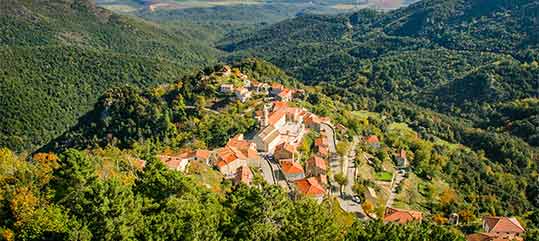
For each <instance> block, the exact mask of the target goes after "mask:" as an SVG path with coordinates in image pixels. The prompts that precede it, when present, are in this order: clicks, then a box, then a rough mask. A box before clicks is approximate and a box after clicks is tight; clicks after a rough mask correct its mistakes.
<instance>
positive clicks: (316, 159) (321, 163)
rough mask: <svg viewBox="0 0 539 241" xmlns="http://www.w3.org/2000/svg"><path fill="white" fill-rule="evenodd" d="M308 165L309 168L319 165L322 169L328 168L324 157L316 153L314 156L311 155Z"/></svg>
mask: <svg viewBox="0 0 539 241" xmlns="http://www.w3.org/2000/svg"><path fill="white" fill-rule="evenodd" d="M307 166H308V167H309V168H311V167H318V168H320V169H322V170H326V160H324V159H322V158H321V157H319V156H317V155H314V156H311V158H309V159H308V160H307Z"/></svg>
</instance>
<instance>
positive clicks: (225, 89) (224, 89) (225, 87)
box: [219, 84, 234, 94]
mask: <svg viewBox="0 0 539 241" xmlns="http://www.w3.org/2000/svg"><path fill="white" fill-rule="evenodd" d="M219 92H221V93H223V94H230V93H232V92H234V85H233V84H222V85H221V87H220V88H219Z"/></svg>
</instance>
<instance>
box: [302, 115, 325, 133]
mask: <svg viewBox="0 0 539 241" xmlns="http://www.w3.org/2000/svg"><path fill="white" fill-rule="evenodd" d="M303 122H304V123H305V126H306V127H307V128H309V129H313V130H315V131H320V123H321V121H320V118H319V117H318V116H317V115H315V114H313V113H306V114H305V116H304V117H303Z"/></svg>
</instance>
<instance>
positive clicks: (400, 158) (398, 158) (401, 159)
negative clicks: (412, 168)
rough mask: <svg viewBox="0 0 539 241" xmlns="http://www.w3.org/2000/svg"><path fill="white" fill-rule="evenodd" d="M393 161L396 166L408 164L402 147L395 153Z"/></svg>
mask: <svg viewBox="0 0 539 241" xmlns="http://www.w3.org/2000/svg"><path fill="white" fill-rule="evenodd" d="M395 162H396V164H397V167H406V166H407V165H408V158H406V151H405V150H404V149H401V150H400V151H399V152H398V153H397V154H396V155H395Z"/></svg>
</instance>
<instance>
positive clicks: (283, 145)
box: [275, 142, 296, 153]
mask: <svg viewBox="0 0 539 241" xmlns="http://www.w3.org/2000/svg"><path fill="white" fill-rule="evenodd" d="M275 151H287V152H288V153H294V152H296V147H295V146H293V145H290V144H288V143H286V142H283V143H281V144H279V145H277V146H276V147H275Z"/></svg>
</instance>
